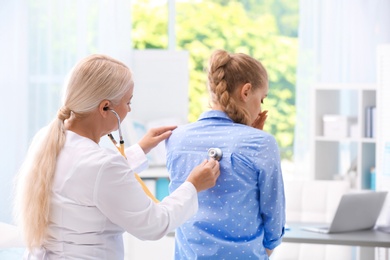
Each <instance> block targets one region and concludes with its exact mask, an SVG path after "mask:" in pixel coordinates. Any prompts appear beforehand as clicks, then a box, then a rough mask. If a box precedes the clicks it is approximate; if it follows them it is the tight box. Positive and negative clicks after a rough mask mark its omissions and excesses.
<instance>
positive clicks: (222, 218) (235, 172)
mask: <svg viewBox="0 0 390 260" xmlns="http://www.w3.org/2000/svg"><path fill="white" fill-rule="evenodd" d="M210 147H216V148H220V149H221V150H222V152H223V156H222V160H221V161H220V166H221V175H220V177H219V179H218V180H217V183H216V185H215V187H213V188H211V189H209V190H206V191H202V192H200V193H199V194H198V198H199V210H198V212H197V214H196V215H195V216H194V217H192V218H191V219H190V220H188V221H187V222H186V223H184V224H183V225H182V226H180V227H179V228H178V229H177V230H176V246H175V259H229V260H230V259H268V257H267V254H266V252H265V248H269V249H273V248H275V247H276V246H277V245H279V244H280V243H281V238H282V236H283V234H284V223H285V198H284V187H283V178H282V173H281V169H280V157H279V149H278V146H277V144H276V141H275V138H274V137H273V136H272V135H270V134H268V133H266V132H263V131H260V130H258V129H255V128H252V127H248V126H245V125H242V124H236V123H234V122H232V120H231V119H229V118H228V117H227V115H226V114H225V113H223V112H221V111H208V112H205V113H204V114H202V116H201V117H200V119H199V120H198V121H197V122H195V123H192V124H187V125H185V126H180V127H178V128H177V129H176V130H174V131H173V133H172V135H171V137H170V138H169V139H168V140H167V141H166V148H167V168H168V171H169V174H170V179H171V184H170V192H172V191H173V190H175V189H176V188H177V187H178V186H180V184H182V183H183V182H184V181H185V180H186V178H187V176H188V174H189V173H190V172H191V170H192V169H193V168H194V167H195V166H196V165H198V164H199V163H200V162H202V161H203V160H204V159H205V158H207V151H208V149H209V148H210Z"/></svg>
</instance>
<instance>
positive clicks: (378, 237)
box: [283, 223, 390, 247]
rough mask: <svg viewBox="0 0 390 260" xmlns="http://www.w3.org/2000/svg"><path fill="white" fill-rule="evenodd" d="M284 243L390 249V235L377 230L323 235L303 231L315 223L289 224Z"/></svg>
mask: <svg viewBox="0 0 390 260" xmlns="http://www.w3.org/2000/svg"><path fill="white" fill-rule="evenodd" d="M287 225H288V229H287V230H286V231H285V235H284V237H283V242H291V243H310V244H334V245H349V246H364V247H390V234H389V233H385V232H382V231H377V230H363V231H354V232H347V233H337V234H322V233H317V232H311V231H305V230H302V229H301V227H303V226H318V224H313V223H310V224H309V223H288V224H287Z"/></svg>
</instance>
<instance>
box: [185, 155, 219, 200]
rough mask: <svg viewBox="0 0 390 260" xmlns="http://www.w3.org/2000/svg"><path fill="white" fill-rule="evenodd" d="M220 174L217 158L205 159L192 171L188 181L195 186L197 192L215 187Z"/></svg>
mask: <svg viewBox="0 0 390 260" xmlns="http://www.w3.org/2000/svg"><path fill="white" fill-rule="evenodd" d="M219 174H220V171H219V162H218V161H217V160H214V159H210V160H204V161H203V162H202V163H201V164H199V165H198V166H196V167H195V168H194V169H193V170H192V171H191V173H190V175H189V176H188V178H187V181H189V182H191V183H192V184H193V185H194V186H195V188H196V190H197V192H200V191H202V190H206V189H209V188H212V187H214V186H215V183H216V182H217V179H218V177H219Z"/></svg>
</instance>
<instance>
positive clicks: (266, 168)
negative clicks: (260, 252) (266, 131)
mask: <svg viewBox="0 0 390 260" xmlns="http://www.w3.org/2000/svg"><path fill="white" fill-rule="evenodd" d="M264 149H265V150H266V152H265V153H264V155H263V159H262V160H261V166H259V168H260V173H259V189H260V213H261V218H262V219H263V224H264V240H263V245H264V247H265V248H267V249H274V248H275V247H277V246H278V245H279V244H280V243H281V242H282V236H283V235H284V225H285V196H284V184H283V177H282V170H281V166H280V156H279V148H278V146H277V143H276V140H275V139H274V138H273V137H272V136H269V137H267V138H265V147H264Z"/></svg>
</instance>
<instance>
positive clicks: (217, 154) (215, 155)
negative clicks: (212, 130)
mask: <svg viewBox="0 0 390 260" xmlns="http://www.w3.org/2000/svg"><path fill="white" fill-rule="evenodd" d="M207 154H208V156H209V157H210V158H212V159H215V160H217V161H219V160H221V158H222V151H221V149H219V148H210V149H209V150H208V152H207Z"/></svg>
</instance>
